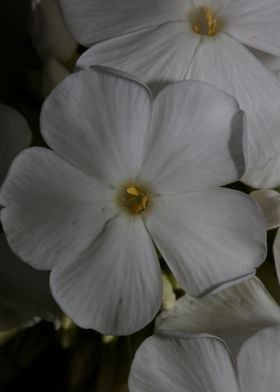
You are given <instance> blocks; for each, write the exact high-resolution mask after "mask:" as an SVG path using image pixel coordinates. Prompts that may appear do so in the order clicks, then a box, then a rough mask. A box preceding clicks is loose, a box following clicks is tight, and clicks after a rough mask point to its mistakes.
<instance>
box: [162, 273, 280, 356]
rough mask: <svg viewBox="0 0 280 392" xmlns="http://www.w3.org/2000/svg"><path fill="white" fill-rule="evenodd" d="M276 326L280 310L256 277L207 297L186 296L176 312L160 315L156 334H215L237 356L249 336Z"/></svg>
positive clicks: (279, 322) (174, 310)
mask: <svg viewBox="0 0 280 392" xmlns="http://www.w3.org/2000/svg"><path fill="white" fill-rule="evenodd" d="M274 324H276V325H277V324H280V307H279V306H278V304H277V303H276V302H275V301H274V300H273V298H272V297H271V296H270V294H269V293H268V291H267V290H266V288H265V287H264V285H263V284H262V283H261V281H260V280H259V279H258V278H257V277H252V278H251V279H248V280H246V281H244V282H242V283H240V284H237V285H235V286H231V287H228V288H226V289H225V290H222V291H220V292H218V293H215V294H210V295H207V296H205V297H203V298H199V299H195V298H192V297H190V296H189V295H184V296H183V297H182V298H180V299H179V300H177V301H176V305H175V307H174V308H173V309H171V310H168V311H165V312H162V313H161V314H160V315H159V316H158V318H157V323H156V333H158V334H159V333H160V334H166V335H169V336H170V335H172V336H179V337H184V336H185V337H186V336H190V335H204V334H211V335H215V336H217V337H219V338H221V339H222V340H224V341H225V342H226V344H227V345H228V346H229V348H230V350H231V352H233V353H234V354H236V353H237V352H238V350H239V349H240V347H241V345H242V344H243V343H244V341H245V340H246V339H248V337H250V336H252V335H254V334H255V333H256V332H257V331H259V330H261V329H263V328H265V327H268V326H271V325H274Z"/></svg>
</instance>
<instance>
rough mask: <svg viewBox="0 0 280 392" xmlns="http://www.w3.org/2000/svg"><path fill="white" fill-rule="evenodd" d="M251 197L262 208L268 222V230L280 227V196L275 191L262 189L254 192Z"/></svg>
mask: <svg viewBox="0 0 280 392" xmlns="http://www.w3.org/2000/svg"><path fill="white" fill-rule="evenodd" d="M250 196H251V197H252V198H253V199H254V200H255V201H256V202H257V203H258V205H259V206H260V207H261V209H262V211H263V213H264V215H265V217H266V220H267V230H271V229H275V228H277V227H279V226H280V194H279V192H277V191H274V190H273V189H260V190H258V191H253V192H251V193H250Z"/></svg>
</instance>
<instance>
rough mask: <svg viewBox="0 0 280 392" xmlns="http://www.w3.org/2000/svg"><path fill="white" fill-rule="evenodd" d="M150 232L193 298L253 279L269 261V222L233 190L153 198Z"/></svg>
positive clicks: (249, 201)
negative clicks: (225, 284)
mask: <svg viewBox="0 0 280 392" xmlns="http://www.w3.org/2000/svg"><path fill="white" fill-rule="evenodd" d="M145 222H146V226H147V228H148V230H149V231H150V233H151V236H152V238H153V240H154V242H155V244H156V246H157V247H158V249H159V251H160V253H161V254H162V256H163V257H164V259H165V260H166V262H167V263H168V265H169V267H170V268H171V270H172V272H173V273H174V275H175V277H176V279H177V280H178V282H179V283H180V284H181V285H182V287H183V289H184V290H186V291H187V292H189V293H190V294H191V295H193V296H199V295H202V294H205V292H207V291H211V290H213V289H214V288H215V287H216V286H217V285H220V284H224V283H225V282H229V281H231V280H233V279H237V278H240V277H242V276H244V275H248V274H250V273H253V272H254V270H255V268H256V267H257V266H258V265H260V264H261V263H262V262H263V261H264V258H265V255H266V222H265V219H264V216H263V214H262V213H261V211H260V210H259V208H257V206H256V204H255V202H254V201H253V200H252V199H250V197H248V196H247V195H245V194H243V193H240V192H237V191H232V190H230V189H224V188H220V189H212V190H207V191H198V192H189V193H186V194H182V195H178V196H159V197H154V199H153V205H152V208H151V212H150V214H149V215H148V214H147V216H146V218H145Z"/></svg>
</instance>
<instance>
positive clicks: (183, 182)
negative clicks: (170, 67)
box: [141, 80, 247, 195]
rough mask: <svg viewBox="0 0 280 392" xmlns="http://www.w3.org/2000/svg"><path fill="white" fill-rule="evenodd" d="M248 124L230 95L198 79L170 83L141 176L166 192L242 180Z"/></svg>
mask: <svg viewBox="0 0 280 392" xmlns="http://www.w3.org/2000/svg"><path fill="white" fill-rule="evenodd" d="M243 123H244V121H243V113H242V112H240V110H239V106H238V104H237V102H236V101H235V99H234V98H233V97H231V96H229V95H228V94H225V93H224V92H222V91H220V90H218V89H216V88H214V87H213V86H211V85H209V84H207V83H202V82H198V81H192V80H189V81H185V82H180V83H173V84H171V85H170V86H168V87H166V88H165V89H164V90H163V91H161V93H160V94H159V95H158V96H157V97H156V99H155V102H154V107H153V121H152V124H151V130H150V132H149V133H148V134H147V137H146V155H145V158H144V164H143V167H142V169H141V176H142V177H143V178H145V180H146V181H149V182H150V183H152V184H153V187H154V189H155V190H156V192H157V193H160V194H164V195H166V194H176V193H177V194H178V193H182V192H186V191H190V190H191V191H194V190H198V189H207V188H209V187H213V186H221V185H225V184H227V183H231V182H234V181H237V180H238V179H239V178H240V177H242V175H243V172H244V170H245V161H244V155H243V145H245V148H244V150H245V154H246V137H247V134H246V131H245V130H244V131H243V126H244V124H243ZM155 157H157V158H156V159H155Z"/></svg>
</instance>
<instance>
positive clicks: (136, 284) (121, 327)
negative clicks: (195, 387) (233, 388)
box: [51, 214, 162, 335]
mask: <svg viewBox="0 0 280 392" xmlns="http://www.w3.org/2000/svg"><path fill="white" fill-rule="evenodd" d="M161 286H162V284H161V275H160V268H159V263H158V260H157V255H156V251H155V248H154V245H153V243H152V241H151V239H150V237H149V234H148V232H147V230H146V228H145V227H144V225H143V222H142V219H141V218H140V217H139V218H135V217H133V218H131V217H130V216H129V215H125V214H123V215H120V216H118V217H117V218H115V219H112V220H111V221H110V222H108V224H107V225H106V227H105V228H104V230H103V231H102V232H101V234H100V235H99V237H98V238H97V239H96V240H95V241H94V242H93V244H92V245H91V246H90V247H89V248H88V249H87V250H86V251H85V252H83V254H82V255H81V256H80V259H79V260H78V261H77V262H75V263H74V264H71V265H65V263H60V264H58V265H57V266H55V268H54V269H53V271H52V273H51V288H52V292H53V294H54V297H55V298H56V300H57V301H58V303H59V304H60V306H61V307H62V309H63V310H64V311H65V312H66V313H67V314H69V315H70V316H71V318H72V319H73V320H74V321H75V322H76V323H77V324H78V325H80V326H81V327H84V328H89V327H90V328H93V329H96V330H97V331H99V332H102V333H103V334H107V335H108V334H109V335H128V334H131V333H133V332H135V331H136V330H139V329H141V328H142V327H144V326H146V325H147V324H148V323H149V322H150V321H151V320H152V319H153V317H154V316H155V314H156V313H157V312H158V310H159V308H160V303H161V299H162V287H161Z"/></svg>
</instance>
